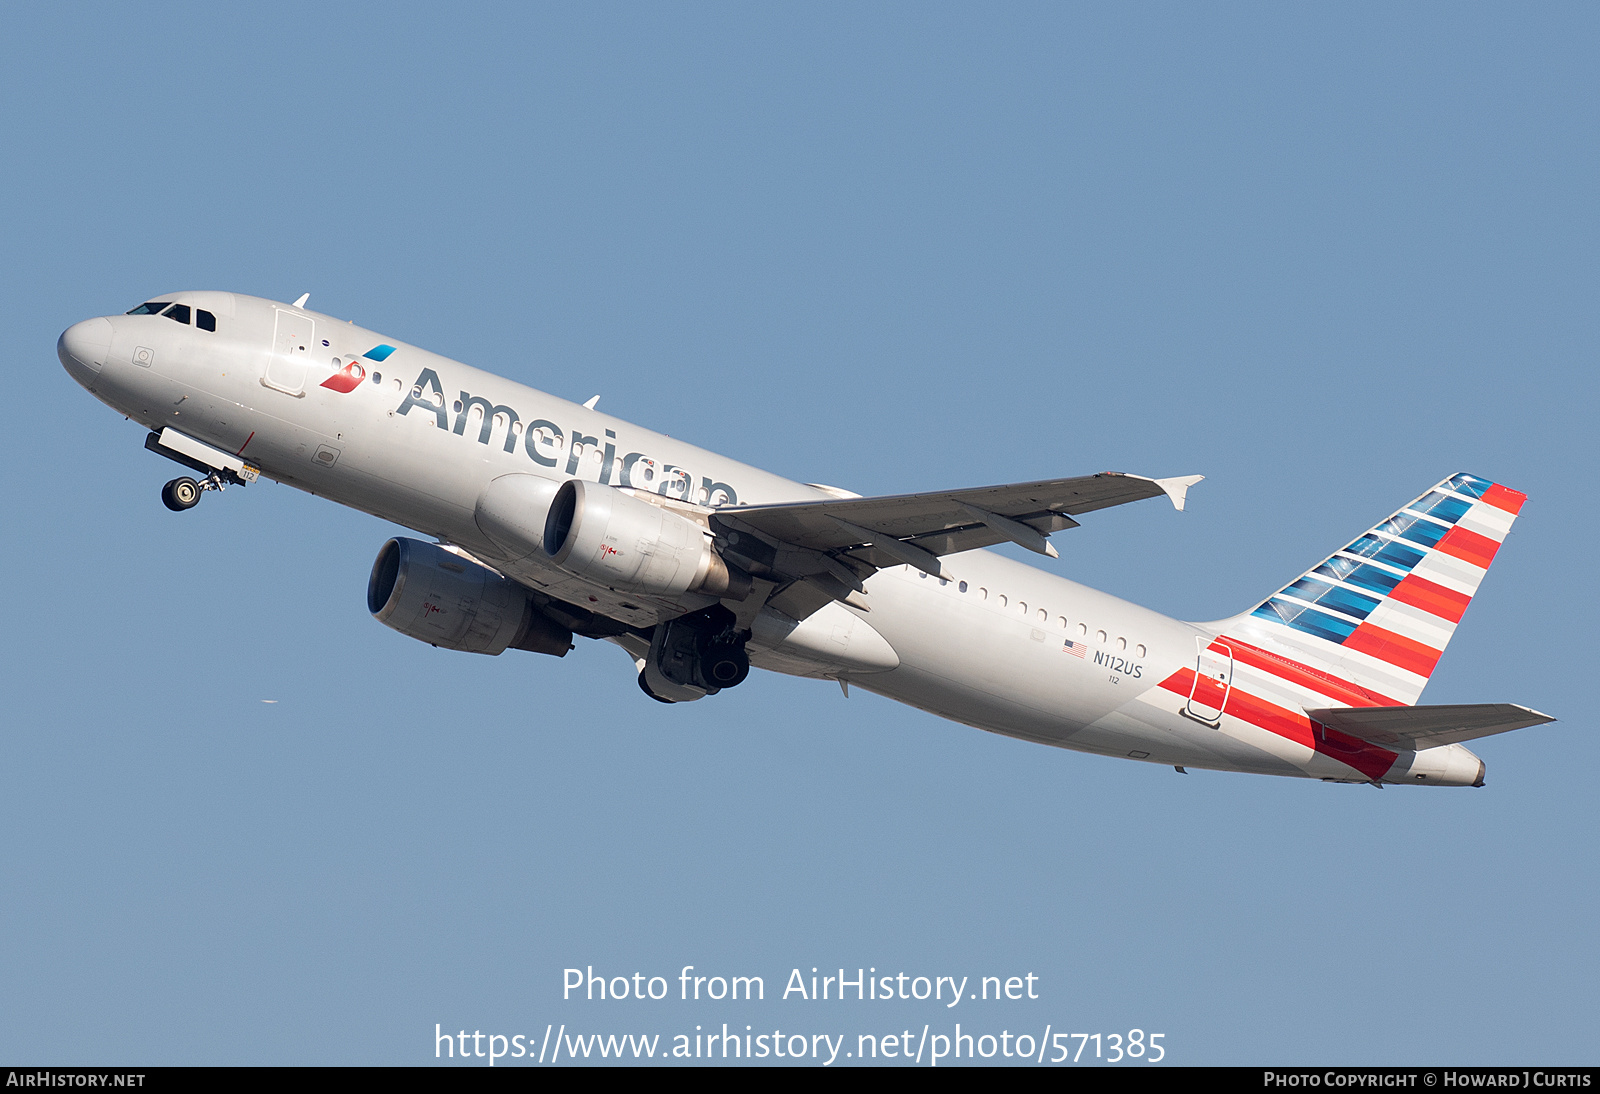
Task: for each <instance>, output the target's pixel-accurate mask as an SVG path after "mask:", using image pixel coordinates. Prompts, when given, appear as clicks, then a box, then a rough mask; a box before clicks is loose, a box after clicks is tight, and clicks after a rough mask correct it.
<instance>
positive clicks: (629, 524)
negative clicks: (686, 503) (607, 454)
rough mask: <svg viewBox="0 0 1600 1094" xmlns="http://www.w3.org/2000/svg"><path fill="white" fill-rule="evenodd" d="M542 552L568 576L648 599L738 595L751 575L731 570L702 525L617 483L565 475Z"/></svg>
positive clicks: (548, 519) (742, 595)
mask: <svg viewBox="0 0 1600 1094" xmlns="http://www.w3.org/2000/svg"><path fill="white" fill-rule="evenodd" d="M544 550H545V553H546V554H547V555H549V557H550V561H551V562H553V563H555V564H556V565H557V566H559V567H561V568H562V569H563V570H566V571H567V572H568V573H572V574H576V575H578V576H579V577H583V578H587V579H589V580H590V581H597V582H600V583H601V584H603V585H607V586H610V587H611V588H613V589H626V590H628V591H630V592H637V593H646V594H650V595H654V596H677V595H678V594H680V593H685V592H690V593H705V594H706V595H708V596H716V597H729V598H731V599H734V600H743V599H744V598H745V597H746V596H748V595H749V594H750V578H749V576H748V575H747V574H745V573H744V572H743V571H740V570H730V569H729V568H728V564H727V563H726V562H724V561H723V560H722V556H721V555H719V554H717V552H716V550H715V549H714V548H713V547H712V546H711V541H710V540H709V539H708V538H707V537H706V534H705V530H704V529H703V528H701V527H700V525H698V524H696V523H695V522H694V521H692V520H690V519H689V518H688V517H685V516H683V515H682V514H680V513H674V512H672V511H671V510H669V509H663V508H662V507H661V506H659V505H652V504H650V503H649V502H647V501H641V500H640V499H638V498H636V497H634V496H633V495H632V494H627V493H624V492H623V491H621V490H618V489H617V488H615V487H611V486H597V485H595V484H594V483H592V482H584V481H582V480H580V479H569V480H567V481H566V482H564V483H562V484H561V488H560V489H559V490H557V491H556V496H555V500H554V501H552V502H551V503H550V511H549V515H548V516H547V517H546V518H545V526H544Z"/></svg>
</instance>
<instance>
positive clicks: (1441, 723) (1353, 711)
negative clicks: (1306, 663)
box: [1306, 703, 1555, 751]
mask: <svg viewBox="0 0 1600 1094" xmlns="http://www.w3.org/2000/svg"><path fill="white" fill-rule="evenodd" d="M1306 713H1307V714H1308V715H1310V717H1311V720H1312V721H1314V722H1319V723H1321V724H1322V725H1324V726H1327V727H1328V728H1329V729H1333V730H1337V731H1339V732H1340V733H1345V734H1349V735H1350V736H1351V737H1358V738H1360V739H1361V740H1363V741H1367V742H1369V743H1371V744H1375V745H1382V746H1383V747H1385V748H1400V749H1407V750H1413V751H1415V750H1420V749H1424V748H1437V747H1438V746H1439V745H1452V744H1458V743H1459V742H1461V741H1471V740H1474V739H1476V738H1478V737H1489V736H1492V735H1493V734H1496V733H1507V732H1510V731H1511V730H1513V729H1526V728H1527V727H1528V726H1537V725H1543V724H1544V723H1546V722H1553V721H1555V719H1554V718H1552V717H1550V716H1549V715H1548V714H1540V713H1539V712H1538V711H1537V710H1529V709H1528V708H1527V707H1519V706H1517V704H1515V703H1465V704H1459V705H1454V706H1432V707H1324V708H1322V709H1320V710H1308V711H1306Z"/></svg>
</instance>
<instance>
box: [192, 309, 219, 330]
mask: <svg viewBox="0 0 1600 1094" xmlns="http://www.w3.org/2000/svg"><path fill="white" fill-rule="evenodd" d="M194 325H195V326H197V327H199V328H200V329H201V330H216V329H217V317H216V316H214V315H212V314H211V313H210V312H208V311H206V310H205V309H204V308H196V309H195V312H194Z"/></svg>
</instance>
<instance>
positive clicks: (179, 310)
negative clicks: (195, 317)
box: [161, 304, 189, 327]
mask: <svg viewBox="0 0 1600 1094" xmlns="http://www.w3.org/2000/svg"><path fill="white" fill-rule="evenodd" d="M161 314H162V315H164V316H166V317H167V318H168V319H170V320H172V321H173V322H174V323H182V324H183V325H184V326H186V327H187V326H188V325H189V305H187V304H174V305H172V307H170V308H168V309H167V310H166V311H164V312H162V313H161Z"/></svg>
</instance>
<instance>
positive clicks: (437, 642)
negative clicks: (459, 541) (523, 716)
mask: <svg viewBox="0 0 1600 1094" xmlns="http://www.w3.org/2000/svg"><path fill="white" fill-rule="evenodd" d="M367 610H368V611H370V612H371V613H372V614H373V616H374V617H375V618H376V619H377V620H378V622H380V623H382V624H384V625H385V626H389V627H393V628H394V629H395V630H397V631H399V632H400V633H401V634H404V635H408V636H410V637H412V638H415V639H418V640H419V641H423V642H426V643H428V644H429V645H431V646H443V647H444V648H445V649H447V650H462V651H464V652H466V653H487V654H490V655H491V656H492V655H495V654H500V653H504V652H505V651H506V650H507V649H508V648H510V649H519V650H530V651H532V652H534V653H548V654H551V655H553V656H555V657H565V656H566V655H567V651H568V650H570V649H571V648H572V632H571V631H569V630H568V629H567V628H565V627H563V626H562V625H561V624H559V623H557V622H556V621H555V620H553V619H551V618H550V617H549V616H547V615H545V614H544V613H543V612H541V611H539V609H538V608H537V607H536V606H535V605H534V602H533V598H532V596H530V595H529V593H528V590H527V589H525V588H523V587H522V586H521V585H518V584H517V583H516V582H515V581H510V580H508V579H507V578H504V577H501V576H500V575H499V574H497V573H495V572H494V571H493V570H490V569H488V568H487V567H485V566H480V565H479V564H478V563H476V562H473V561H472V560H471V559H468V558H462V557H461V556H460V555H456V554H452V553H451V552H449V551H446V550H445V549H444V548H443V547H440V546H439V545H437V544H434V543H423V542H422V541H420V540H415V539H391V540H390V541H389V542H388V543H385V544H384V545H383V548H382V549H381V550H379V551H378V558H377V561H375V562H374V563H373V564H372V577H371V578H370V579H369V580H368V581H367Z"/></svg>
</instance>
